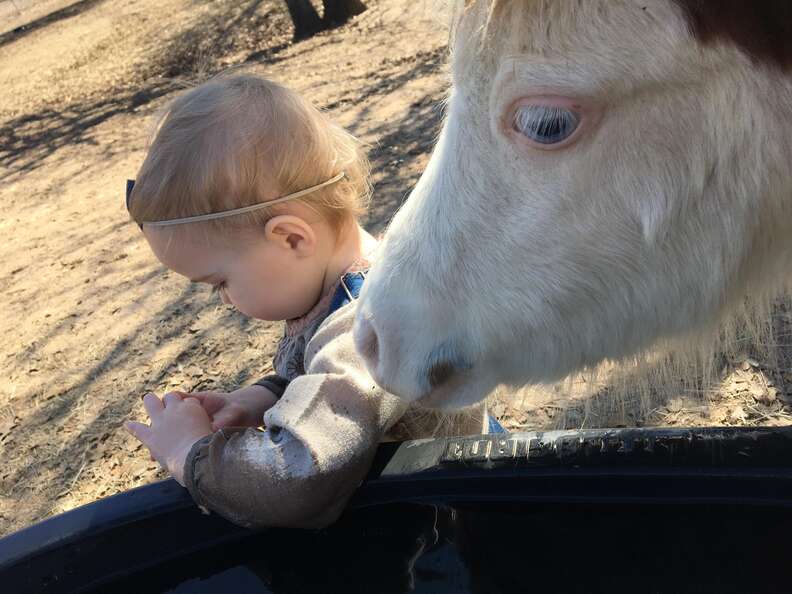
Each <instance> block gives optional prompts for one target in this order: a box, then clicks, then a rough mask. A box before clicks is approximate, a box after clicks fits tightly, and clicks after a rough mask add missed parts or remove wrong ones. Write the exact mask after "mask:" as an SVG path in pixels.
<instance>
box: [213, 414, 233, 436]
mask: <svg viewBox="0 0 792 594" xmlns="http://www.w3.org/2000/svg"><path fill="white" fill-rule="evenodd" d="M236 417H237V415H236V413H234V411H232V410H229V409H226V410H223V411H220V412H219V413H218V414H216V415H215V416H214V418H213V419H212V429H214V430H215V431H217V430H219V429H223V428H225V427H231V426H232V424H234V423H236Z"/></svg>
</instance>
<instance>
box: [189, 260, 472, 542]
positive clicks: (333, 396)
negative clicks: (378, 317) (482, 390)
mask: <svg viewBox="0 0 792 594" xmlns="http://www.w3.org/2000/svg"><path fill="white" fill-rule="evenodd" d="M355 268H357V269H359V267H355ZM355 268H353V269H352V270H353V271H354V270H355ZM340 282H341V281H340V280H339V283H337V284H336V285H335V286H334V287H333V288H332V289H331V290H330V291H329V292H328V294H327V295H326V296H325V297H324V298H323V299H322V300H321V301H320V302H319V303H318V304H317V306H316V307H314V308H313V310H312V311H311V312H309V313H308V314H307V315H306V316H305V317H304V318H301V319H299V320H293V321H290V322H289V323H287V328H286V332H285V335H284V337H283V339H282V340H281V342H280V344H279V347H278V351H277V354H276V356H275V362H274V366H275V370H276V371H277V372H278V374H279V375H281V376H284V377H285V378H287V379H289V380H291V381H290V383H289V385H288V386H287V387H286V389H285V391H284V393H283V396H282V397H281V398H280V399H279V401H278V402H277V404H275V405H274V406H273V407H272V408H270V409H269V410H268V411H267V412H266V413H265V415H264V425H265V426H266V427H267V429H266V430H265V431H262V430H259V429H254V428H231V429H224V430H221V431H218V432H217V433H215V434H213V435H208V436H206V437H205V438H203V439H201V440H200V441H198V442H197V443H196V444H195V445H194V446H193V447H192V450H191V451H190V454H189V455H188V457H187V460H186V462H185V468H184V480H185V484H186V486H187V489H188V490H189V491H190V494H191V495H192V497H193V499H194V500H195V502H196V503H197V504H198V505H199V506H201V507H203V508H208V509H209V510H212V511H214V512H216V513H218V514H220V515H222V516H223V517H225V518H227V519H229V520H231V521H232V522H234V523H236V524H240V525H243V526H293V527H320V526H324V525H327V524H330V523H331V522H333V521H334V520H335V519H336V518H337V517H338V516H339V515H340V513H341V512H342V511H343V509H344V506H345V505H346V502H347V500H348V499H349V497H350V496H351V495H352V493H353V492H354V491H355V489H356V488H357V487H358V486H359V485H360V483H361V481H362V480H363V478H364V477H365V475H366V473H367V472H368V469H369V467H370V465H371V462H372V459H373V457H374V454H375V452H376V449H377V445H378V444H379V443H380V442H381V441H383V440H388V439H416V438H422V437H431V436H436V435H465V434H472V433H481V432H482V431H485V429H484V419H485V417H486V415H485V413H484V408H483V407H480V408H478V409H475V410H474V411H473V412H470V411H467V412H466V413H464V414H462V415H458V416H456V417H449V416H448V415H447V414H440V413H435V412H433V411H428V410H421V409H418V408H415V407H411V408H409V409H408V406H407V405H406V404H405V403H404V402H403V401H402V400H400V399H399V398H398V397H396V396H394V395H392V394H388V393H387V392H385V391H383V390H382V389H381V388H380V387H379V386H377V384H376V383H375V382H374V381H373V380H372V378H371V377H370V376H369V374H368V372H367V370H366V368H365V365H364V364H363V362H362V361H361V360H360V358H359V356H358V355H357V353H356V351H355V346H354V343H353V340H352V324H353V321H354V317H355V302H354V301H352V302H350V303H348V304H346V305H344V306H343V307H341V308H340V309H338V310H336V311H332V310H333V308H332V307H331V305H332V304H331V301H332V300H333V296H334V295H335V294H336V292H337V291H338V288H339V286H340ZM331 312H332V313H331ZM328 314H329V315H328Z"/></svg>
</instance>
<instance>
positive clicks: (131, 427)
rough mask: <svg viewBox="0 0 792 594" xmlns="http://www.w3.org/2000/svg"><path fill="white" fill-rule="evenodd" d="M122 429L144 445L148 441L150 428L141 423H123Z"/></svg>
mask: <svg viewBox="0 0 792 594" xmlns="http://www.w3.org/2000/svg"><path fill="white" fill-rule="evenodd" d="M155 398H156V396H155ZM124 429H126V430H127V431H129V432H130V433H131V434H132V435H134V436H135V437H136V438H138V439H139V440H140V441H142V442H143V443H144V444H148V441H149V439H150V438H151V427H149V426H148V425H144V424H143V423H138V422H137V421H127V422H126V423H124Z"/></svg>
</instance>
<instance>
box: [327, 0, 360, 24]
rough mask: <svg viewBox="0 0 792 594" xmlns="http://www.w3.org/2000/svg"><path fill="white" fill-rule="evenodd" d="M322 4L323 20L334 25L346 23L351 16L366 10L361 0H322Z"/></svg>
mask: <svg viewBox="0 0 792 594" xmlns="http://www.w3.org/2000/svg"><path fill="white" fill-rule="evenodd" d="M322 4H323V5H324V17H323V18H324V22H325V23H326V24H327V25H330V26H334V25H340V24H341V23H346V22H347V21H348V20H349V19H350V18H351V17H353V16H355V15H358V14H360V13H361V12H364V11H365V10H366V5H365V4H363V2H361V0H322Z"/></svg>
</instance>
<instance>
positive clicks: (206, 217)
mask: <svg viewBox="0 0 792 594" xmlns="http://www.w3.org/2000/svg"><path fill="white" fill-rule="evenodd" d="M345 177H346V172H344V171H342V172H341V173H339V174H338V175H336V176H335V177H331V178H330V179H328V180H327V181H323V182H322V183H321V184H316V185H315V186H311V187H310V188H305V189H304V190H299V191H297V192H293V193H291V194H286V195H285V196H281V197H280V198H273V199H272V200H266V201H264V202H259V203H258V204H251V205H250V206H243V207H241V208H232V209H231V210H222V211H220V212H210V213H208V214H202V215H195V216H192V217H183V218H180V219H168V220H165V221H143V222H142V223H140V224H141V225H151V226H152V227H167V226H168V225H183V224H184V223H197V222H199V221H211V220H214V219H223V218H225V217H232V216H234V215H238V214H246V213H248V212H253V211H256V210H261V209H262V208H267V207H268V206H273V205H274V204H280V203H281V202H286V201H287V200H294V199H295V198H300V197H302V196H305V195H306V194H310V193H311V192H316V191H317V190H321V189H322V188H324V187H326V186H330V185H332V184H334V183H336V182H339V181H341V180H342V179H344V178H345ZM134 187H135V181H134V180H131V179H128V180H127V186H126V205H127V210H129V197H130V195H131V194H132V188H134Z"/></svg>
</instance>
